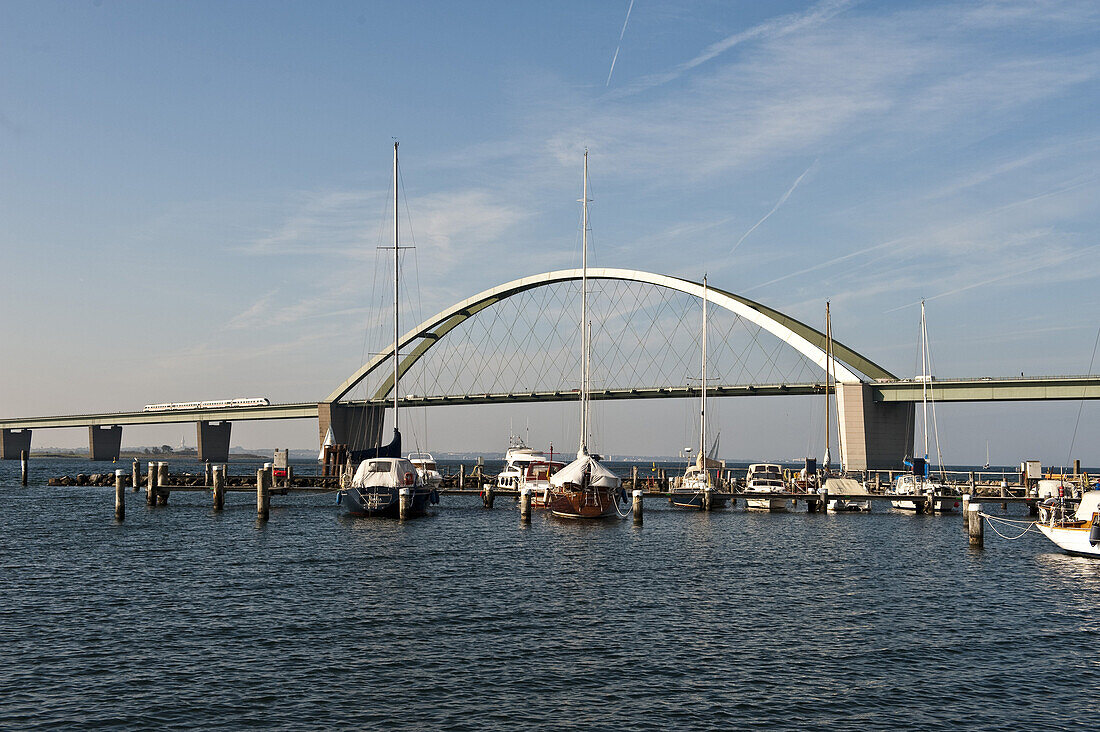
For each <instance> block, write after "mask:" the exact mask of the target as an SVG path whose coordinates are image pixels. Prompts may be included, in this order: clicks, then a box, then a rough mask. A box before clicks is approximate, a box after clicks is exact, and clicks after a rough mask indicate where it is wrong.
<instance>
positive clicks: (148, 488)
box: [145, 462, 157, 506]
mask: <svg viewBox="0 0 1100 732" xmlns="http://www.w3.org/2000/svg"><path fill="white" fill-rule="evenodd" d="M145 504H146V505H148V506H155V505H157V464H156V463H153V462H151V463H149V476H148V477H147V478H146V479H145Z"/></svg>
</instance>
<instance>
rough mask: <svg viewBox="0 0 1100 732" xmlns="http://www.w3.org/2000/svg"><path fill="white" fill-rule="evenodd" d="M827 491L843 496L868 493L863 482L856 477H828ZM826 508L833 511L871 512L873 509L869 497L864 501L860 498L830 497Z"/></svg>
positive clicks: (826, 481)
mask: <svg viewBox="0 0 1100 732" xmlns="http://www.w3.org/2000/svg"><path fill="white" fill-rule="evenodd" d="M825 492H826V493H827V494H828V493H832V494H840V495H842V496H859V495H868V492H867V489H866V488H864V487H863V484H862V483H860V482H859V481H858V480H856V479H854V478H826V479H825ZM825 508H826V510H828V511H831V512H833V513H845V512H849V513H850V512H855V511H864V512H869V511H870V510H871V499H870V498H868V499H867V500H865V501H862V500H859V499H858V498H830V499H828V501H827V502H826V504H825Z"/></svg>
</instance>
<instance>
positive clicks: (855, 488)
mask: <svg viewBox="0 0 1100 732" xmlns="http://www.w3.org/2000/svg"><path fill="white" fill-rule="evenodd" d="M825 491H826V492H827V493H832V494H839V495H842V496H866V495H869V494H868V493H867V489H866V488H864V487H863V484H862V483H860V482H859V481H858V480H854V479H852V478H826V479H825Z"/></svg>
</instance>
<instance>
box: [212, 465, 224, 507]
mask: <svg viewBox="0 0 1100 732" xmlns="http://www.w3.org/2000/svg"><path fill="white" fill-rule="evenodd" d="M211 471H212V472H213V481H214V510H215V511H221V510H222V509H223V508H225V468H223V467H221V466H219V465H214V466H212V468H211Z"/></svg>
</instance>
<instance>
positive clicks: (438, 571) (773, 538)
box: [0, 459, 1100, 730]
mask: <svg viewBox="0 0 1100 732" xmlns="http://www.w3.org/2000/svg"><path fill="white" fill-rule="evenodd" d="M115 467H117V466H115V465H111V464H105V463H95V464H93V463H86V462H81V461H73V460H46V459H42V460H36V461H34V462H32V477H31V485H29V486H28V487H26V488H24V487H21V486H20V485H19V464H18V462H6V463H0V727H2V728H16V729H57V728H77V727H79V728H100V729H123V730H128V729H148V728H161V729H181V728H205V729H240V728H246V727H265V728H283V729H306V728H316V729H453V730H512V729H517V728H528V729H540V728H541V729H566V730H594V729H606V730H665V729H753V728H759V729H772V730H783V729H812V728H828V729H833V730H843V729H851V730H866V729H895V728H899V727H906V728H913V729H929V730H937V729H943V730H947V729H951V730H956V729H988V730H995V729H996V730H1008V729H1022V728H1036V727H1040V726H1042V727H1043V728H1047V729H1071V728H1072V729H1078V728H1081V726H1082V725H1083V724H1085V723H1086V722H1087V719H1088V718H1089V717H1088V715H1089V713H1090V712H1091V711H1092V710H1093V709H1094V707H1095V689H1096V685H1097V681H1098V680H1100V673H1098V670H1097V669H1098V657H1097V653H1098V651H1097V650H1096V646H1095V639H1096V638H1097V632H1098V631H1100V617H1098V613H1097V607H1098V605H1097V598H1098V597H1100V592H1098V591H1100V562H1097V561H1093V560H1088V559H1080V558H1074V557H1069V556H1066V555H1063V554H1060V553H1059V552H1058V551H1057V550H1056V548H1055V547H1054V546H1053V545H1052V544H1050V543H1049V542H1048V541H1047V540H1046V539H1045V538H1043V537H1041V536H1038V535H1035V534H1028V535H1025V536H1024V538H1022V539H1020V540H1018V541H1012V542H1009V541H1005V540H1003V539H1000V538H999V537H997V536H996V535H994V534H993V533H992V532H988V531H987V533H986V547H985V549H984V550H975V549H971V548H969V547H968V545H967V539H966V535H965V532H964V529H963V527H962V519H961V518H960V516H959V515H958V514H956V515H948V516H916V515H912V514H909V513H901V512H896V511H893V510H891V509H888V508H887V507H886V506H885V504H883V503H879V502H876V504H875V510H874V512H873V513H871V514H870V515H859V514H852V515H843V514H842V515H833V514H807V513H805V512H804V510H795V511H792V512H790V513H777V514H769V513H748V512H745V511H743V510H742V509H741V508H740V507H738V508H736V509H732V510H729V509H727V510H723V511H718V512H714V513H710V514H706V513H699V512H691V511H681V510H674V509H671V508H669V507H668V504H667V503H666V502H664V501H662V500H659V499H647V501H646V505H645V523H644V525H643V526H641V527H635V526H634V525H633V524H632V522H631V521H630V520H629V519H627V520H622V521H609V522H602V523H576V522H564V521H559V520H555V519H552V518H551V517H549V516H547V515H546V513H545V512H537V511H536V512H535V514H534V516H533V519H532V521H531V523H530V524H529V525H524V524H522V523H521V522H520V520H519V515H518V511H517V510H516V507H515V503H514V501H513V500H511V499H507V498H499V499H497V501H496V506H495V508H494V509H492V510H487V509H484V508H483V507H482V506H481V504H480V501H479V500H478V499H477V498H476V497H449V496H445V497H444V498H443V502H442V505H440V506H438V507H436V508H435V509H433V513H432V515H430V516H428V517H425V518H422V519H416V520H412V521H408V522H404V523H401V522H398V521H393V520H378V519H353V518H350V517H347V516H345V515H343V514H342V513H341V511H340V509H339V507H337V506H336V504H335V497H334V495H332V494H321V495H316V494H312V495H289V496H273V498H272V510H271V518H270V520H269V521H267V522H266V523H261V522H258V521H257V520H256V510H255V496H254V495H252V494H250V493H236V492H234V493H229V494H228V495H227V497H226V510H225V511H223V512H221V513H214V512H213V511H212V510H211V506H210V503H211V501H210V497H209V495H208V494H206V493H184V492H176V493H173V494H172V495H171V499H170V502H169V505H168V506H167V507H158V508H149V507H147V506H146V505H145V501H144V494H143V493H137V494H135V493H129V492H127V506H126V518H125V520H124V521H122V522H116V521H115V519H114V515H113V513H114V489H113V488H78V487H66V488H58V487H52V488H51V487H47V486H46V485H45V483H46V479H47V478H48V477H50V476H59V475H63V474H69V475H73V474H75V473H77V472H84V473H92V472H108V471H110V470H113V469H114V468H115ZM123 467H125V468H126V469H127V471H128V467H129V466H128V463H127V464H126V465H124V466H123ZM143 467H144V466H143ZM231 468H232V471H233V472H235V473H237V472H239V473H241V474H248V473H249V471H251V474H253V475H254V474H255V466H253V465H231ZM173 470H175V468H173ZM299 472H301V471H299ZM994 508H996V509H997V510H999V505H995V506H994ZM799 509H802V507H801V506H799ZM1009 513H1010V514H1014V516H1013V517H1014V518H1019V519H1024V518H1026V516H1024V514H1023V508H1022V507H1010V509H1009Z"/></svg>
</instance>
